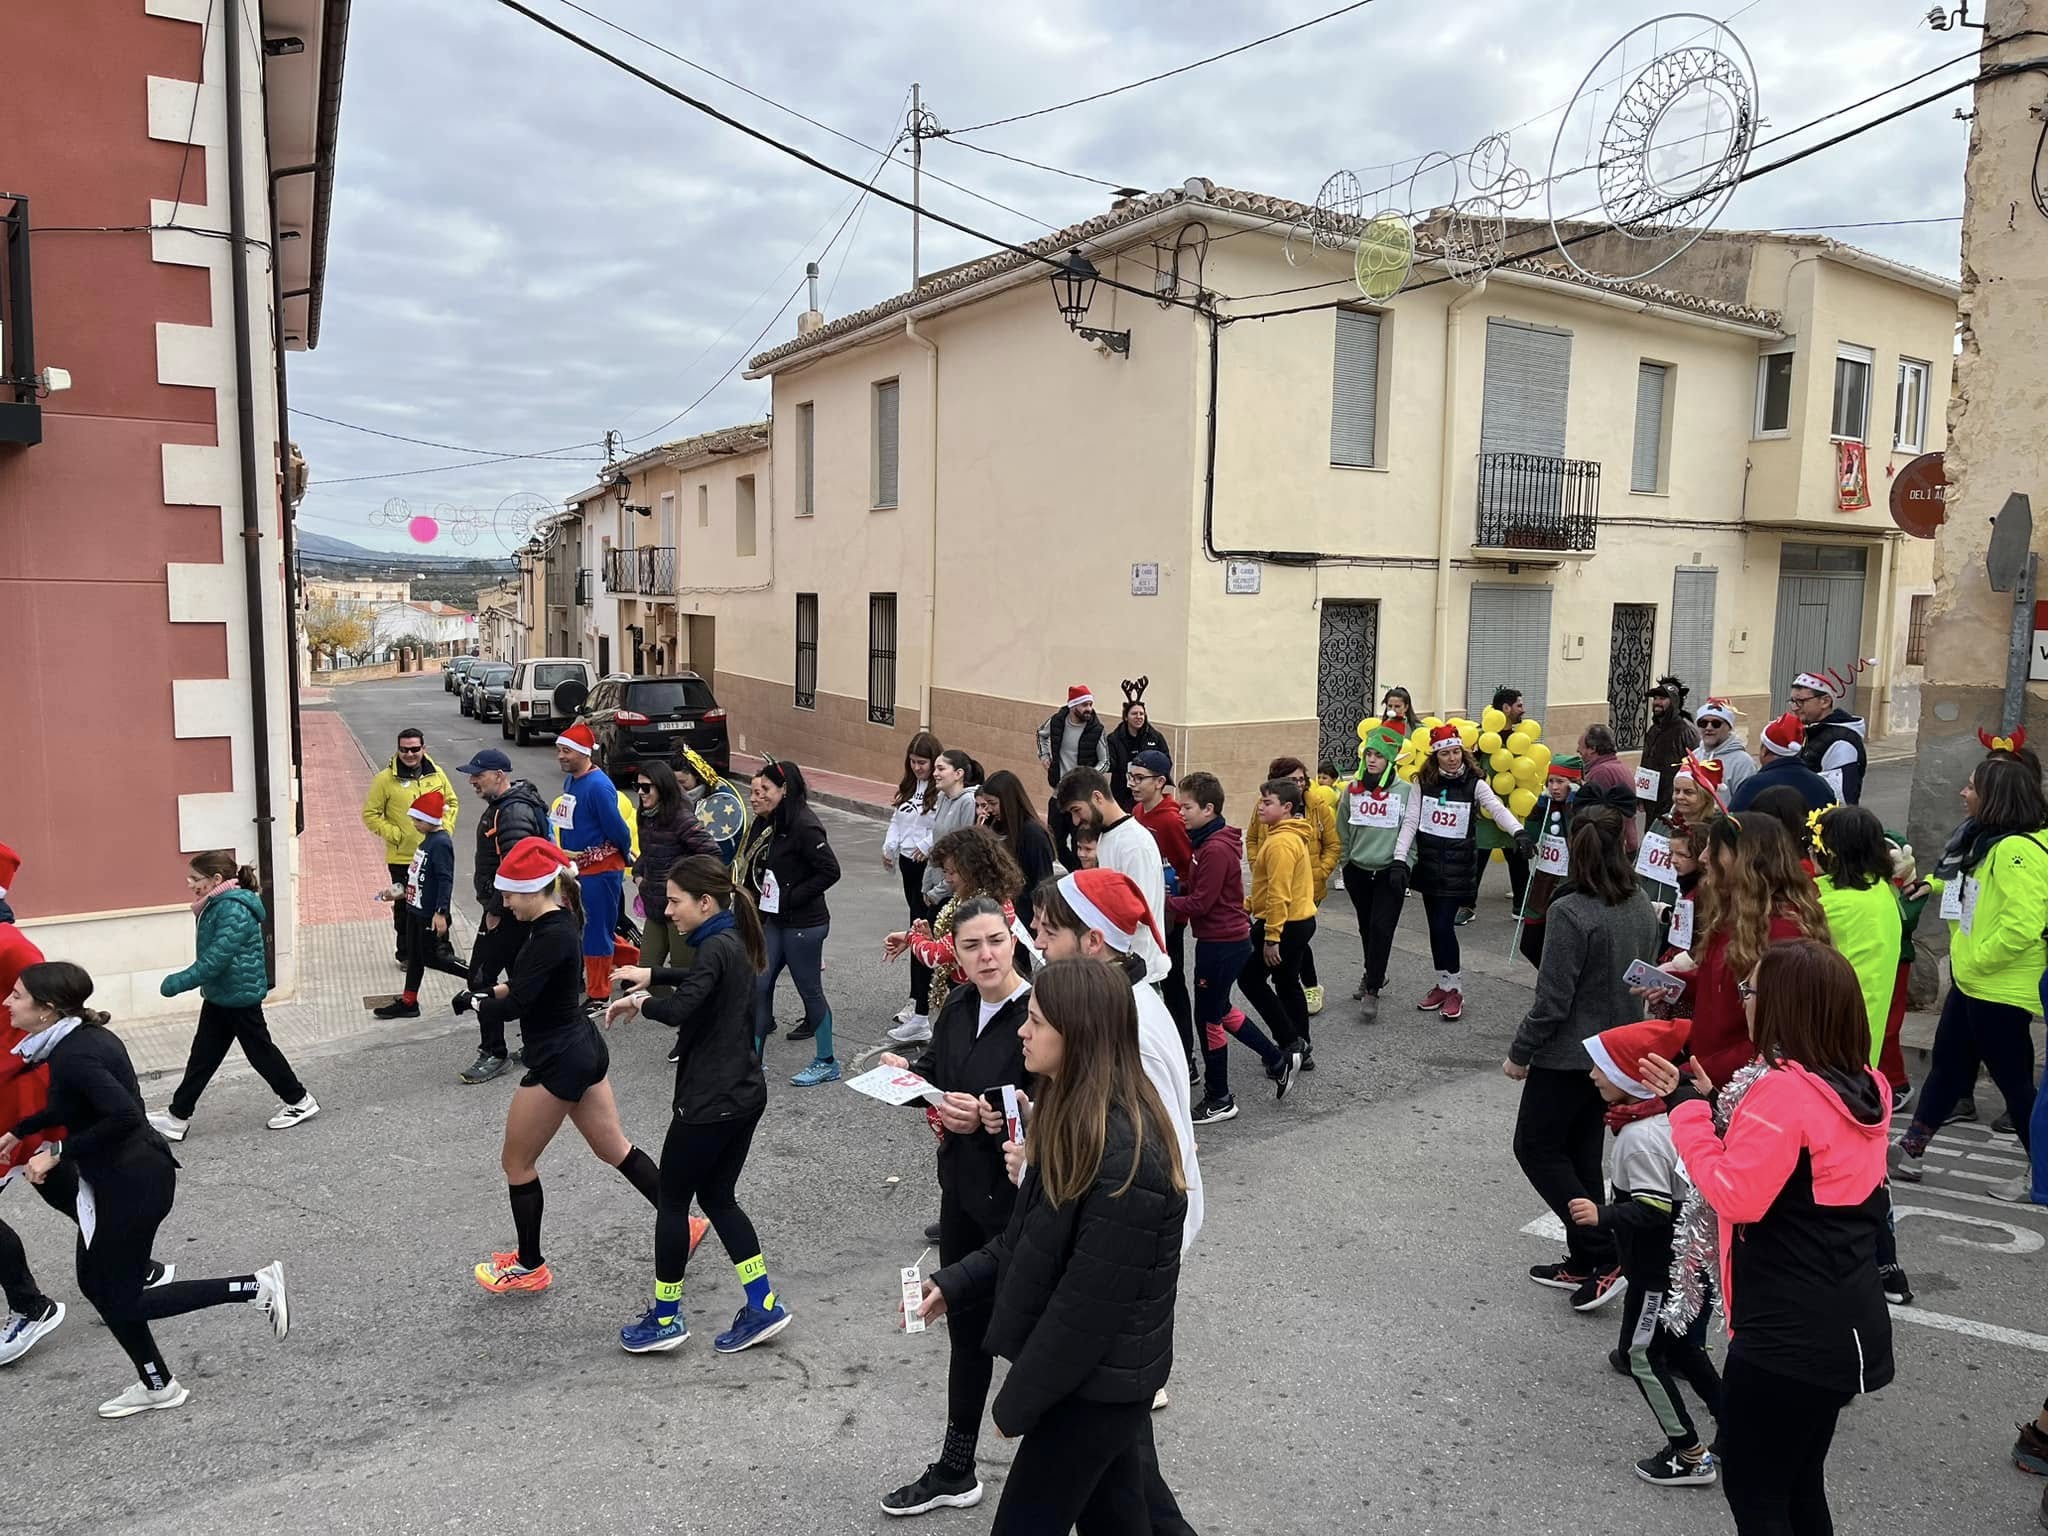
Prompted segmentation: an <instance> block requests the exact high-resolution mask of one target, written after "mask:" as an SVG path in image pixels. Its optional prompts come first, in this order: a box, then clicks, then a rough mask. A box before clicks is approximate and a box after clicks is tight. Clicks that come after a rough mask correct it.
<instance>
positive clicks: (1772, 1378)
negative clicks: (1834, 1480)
mask: <svg viewBox="0 0 2048 1536" xmlns="http://www.w3.org/2000/svg"><path fill="white" fill-rule="evenodd" d="M1721 1383H1722V1395H1723V1405H1724V1406H1723V1412H1724V1414H1725V1417H1724V1418H1723V1419H1722V1420H1721V1491H1722V1492H1723V1493H1724V1494H1726V1495H1727V1497H1728V1512H1729V1513H1730V1514H1731V1515H1733V1516H1734V1517H1735V1530H1736V1536H1833V1533H1834V1529H1835V1522H1834V1517H1833V1516H1832V1515H1830V1514H1829V1513H1828V1482H1827V1458H1828V1445H1829V1443H1830V1442H1831V1441H1833V1439H1834V1438H1835V1420H1836V1419H1837V1418H1838V1417H1840V1415H1841V1412H1842V1409H1843V1408H1844V1407H1845V1406H1847V1404H1848V1402H1849V1397H1850V1394H1849V1393H1847V1392H1831V1391H1828V1390H1827V1389H1826V1388H1823V1387H1815V1386H1809V1385H1808V1384H1807V1383H1805V1382H1803V1381H1794V1380H1793V1379H1792V1378H1791V1377H1789V1376H1780V1375H1779V1374H1778V1373H1777V1372H1775V1371H1767V1370H1765V1369H1763V1368H1762V1367H1760V1366H1756V1365H1752V1364H1751V1363H1750V1362H1749V1360H1748V1359H1747V1358H1746V1357H1745V1355H1744V1354H1743V1351H1742V1350H1741V1348H1740V1347H1739V1346H1736V1347H1731V1348H1730V1349H1729V1351H1728V1364H1727V1368H1726V1369H1725V1370H1724V1371H1723V1373H1722V1377H1721Z"/></svg>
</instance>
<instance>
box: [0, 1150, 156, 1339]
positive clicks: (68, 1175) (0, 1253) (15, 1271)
mask: <svg viewBox="0 0 2048 1536" xmlns="http://www.w3.org/2000/svg"><path fill="white" fill-rule="evenodd" d="M31 1187H32V1188H34V1190H35V1192H36V1193H37V1194H39V1195H41V1196H42V1197H43V1204H45V1205H47V1206H48V1207H49V1208H50V1209H51V1210H53V1211H55V1212H56V1213H57V1214H58V1215H59V1216H62V1217H63V1218H64V1219H65V1220H66V1221H68V1222H72V1223H74V1224H75V1223H76V1222H77V1220H78V1165H77V1164H76V1163H67V1162H64V1161H62V1160H61V1159H60V1160H59V1161H58V1163H57V1166H56V1167H54V1168H52V1169H51V1170H50V1172H49V1175H48V1177H46V1178H45V1179H44V1180H43V1182H42V1183H40V1184H37V1185H33V1186H31ZM162 1273H163V1266H162V1265H161V1264H159V1263H157V1261H156V1260H155V1259H151V1260H150V1261H149V1266H148V1268H147V1270H146V1271H145V1272H144V1275H143V1282H144V1284H147V1283H148V1282H149V1281H151V1280H154V1279H155V1278H156V1277H157V1276H158V1275H160V1274H162ZM0 1295H4V1296H5V1297H6V1298H7V1310H8V1311H10V1312H15V1313H19V1314H20V1315H21V1316H23V1317H26V1318H29V1319H31V1320H36V1319H40V1318H43V1317H47V1316H48V1315H49V1313H50V1309H51V1308H52V1307H53V1306H55V1305H56V1303H55V1302H53V1301H51V1300H50V1298H49V1297H48V1296H46V1295H44V1294H43V1288H42V1287H41V1286H39V1285H37V1284H36V1276H35V1271H34V1270H32V1269H30V1268H29V1262H28V1251H27V1250H26V1249H25V1248H23V1247H22V1246H21V1237H20V1235H19V1234H18V1233H16V1232H15V1230H14V1228H12V1227H10V1226H9V1225H8V1224H7V1223H6V1222H4V1221H0Z"/></svg>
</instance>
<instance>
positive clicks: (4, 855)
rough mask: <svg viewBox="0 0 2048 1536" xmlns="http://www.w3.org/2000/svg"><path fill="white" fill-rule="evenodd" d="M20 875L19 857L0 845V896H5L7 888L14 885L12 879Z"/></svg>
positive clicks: (10, 849)
mask: <svg viewBox="0 0 2048 1536" xmlns="http://www.w3.org/2000/svg"><path fill="white" fill-rule="evenodd" d="M20 873H21V855H20V854H18V853H16V852H15V851H14V850H13V849H12V848H10V847H8V846H7V845H6V844H5V843H0V896H5V895H6V894H7V888H8V887H9V886H10V885H12V884H14V877H15V876H16V875H18V874H20Z"/></svg>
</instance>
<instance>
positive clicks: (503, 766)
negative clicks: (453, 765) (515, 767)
mask: <svg viewBox="0 0 2048 1536" xmlns="http://www.w3.org/2000/svg"><path fill="white" fill-rule="evenodd" d="M494 770H495V771H497V772H499V773H510V772H511V771H512V759H511V758H509V757H507V756H506V755H505V754H504V753H502V752H500V751H499V750H498V749H497V748H496V747H485V748H484V749H483V750H482V751H480V752H478V753H477V755H476V756H475V757H472V758H471V759H470V760H469V761H468V762H466V763H464V764H463V765H462V766H461V767H460V768H458V769H456V770H455V771H456V772H457V773H468V774H477V773H490V772H492V771H494Z"/></svg>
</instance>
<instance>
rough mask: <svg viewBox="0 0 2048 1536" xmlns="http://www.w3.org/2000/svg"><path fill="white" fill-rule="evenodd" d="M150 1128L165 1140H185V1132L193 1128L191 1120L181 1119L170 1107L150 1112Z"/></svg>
mask: <svg viewBox="0 0 2048 1536" xmlns="http://www.w3.org/2000/svg"><path fill="white" fill-rule="evenodd" d="M149 1124H150V1128H151V1129H152V1130H154V1131H155V1132H156V1133H157V1135H159V1136H161V1137H163V1139H164V1140H165V1141H183V1140H184V1139H185V1133H186V1132H188V1131H190V1130H191V1129H192V1122H191V1121H190V1120H180V1119H179V1118H178V1117H177V1116H176V1115H174V1114H172V1113H171V1112H170V1111H169V1110H168V1109H152V1110H151V1111H150V1112H149Z"/></svg>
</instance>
